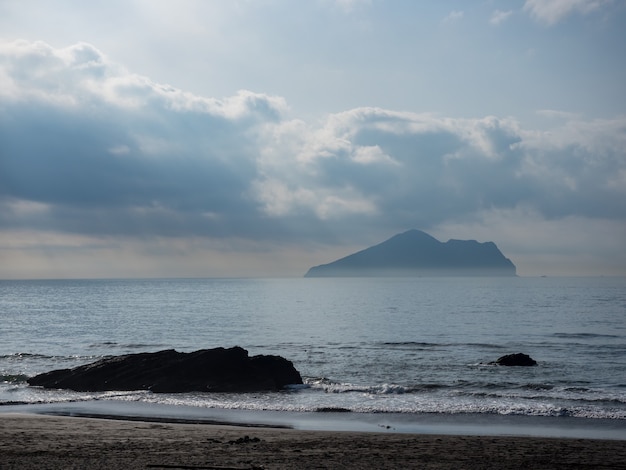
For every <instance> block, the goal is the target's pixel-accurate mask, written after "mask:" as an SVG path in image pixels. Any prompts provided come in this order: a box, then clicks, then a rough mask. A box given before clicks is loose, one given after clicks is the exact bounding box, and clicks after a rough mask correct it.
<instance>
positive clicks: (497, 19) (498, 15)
mask: <svg viewBox="0 0 626 470" xmlns="http://www.w3.org/2000/svg"><path fill="white" fill-rule="evenodd" d="M512 14H513V11H512V10H507V11H502V10H494V11H493V12H492V13H491V18H489V23H491V24H492V25H499V24H501V23H504V22H505V21H506V20H508V19H509V18H510V17H511V15H512Z"/></svg>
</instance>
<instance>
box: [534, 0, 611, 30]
mask: <svg viewBox="0 0 626 470" xmlns="http://www.w3.org/2000/svg"><path fill="white" fill-rule="evenodd" d="M610 3H612V0H526V2H525V3H524V10H525V11H527V12H529V14H530V15H531V16H532V17H533V18H535V19H536V20H538V21H541V22H543V23H546V24H548V25H552V24H555V23H558V22H559V21H561V20H562V19H563V18H565V17H566V16H568V15H570V14H572V13H579V14H582V15H586V14H589V13H591V12H592V11H595V10H597V9H599V8H602V7H603V6H605V5H608V4H610Z"/></svg>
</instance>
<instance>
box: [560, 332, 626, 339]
mask: <svg viewBox="0 0 626 470" xmlns="http://www.w3.org/2000/svg"><path fill="white" fill-rule="evenodd" d="M550 336H552V337H553V338H572V339H595V338H621V336H620V335H607V334H598V333H553V334H551V335H550Z"/></svg>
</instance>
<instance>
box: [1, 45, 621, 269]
mask: <svg viewBox="0 0 626 470" xmlns="http://www.w3.org/2000/svg"><path fill="white" fill-rule="evenodd" d="M0 81H1V83H2V85H3V86H1V87H0V95H1V96H0V234H3V239H4V240H6V239H8V238H11V237H13V235H11V234H17V233H27V234H29V239H31V240H34V241H33V244H36V242H37V243H38V242H41V241H42V240H44V239H46V238H47V235H46V236H43V235H42V236H40V237H37V236H34V235H33V234H52V235H51V237H50V239H53V238H54V237H60V236H61V234H66V236H67V237H70V238H71V239H72V240H77V242H76V243H78V244H80V243H86V244H87V245H89V246H90V247H91V248H90V249H91V250H97V251H98V252H101V253H103V252H107V253H110V251H111V250H114V248H112V247H114V246H115V243H122V244H123V246H124V249H123V250H122V251H124V252H126V251H127V250H131V249H130V248H129V247H134V248H133V249H136V248H137V246H138V244H141V243H144V242H146V240H152V243H156V245H155V246H156V247H162V246H163V243H164V242H163V240H167V239H169V240H172V241H173V242H172V243H173V245H172V246H174V245H176V246H179V248H178V249H179V250H180V251H181V252H185V253H186V252H190V251H192V249H193V248H195V249H198V246H201V245H202V243H203V242H202V240H205V241H206V243H209V241H211V243H212V245H211V246H212V248H211V249H212V250H217V251H219V252H221V253H225V252H227V251H228V250H226V249H222V248H219V249H217V248H215V246H217V245H215V243H217V242H216V241H217V240H233V241H237V244H238V246H239V247H241V246H246V250H247V251H249V252H252V251H253V252H255V253H257V254H258V253H260V252H261V251H263V250H267V249H268V248H267V246H268V245H265V247H263V243H268V244H274V245H275V244H280V245H282V246H283V247H292V248H293V246H295V244H303V243H304V244H306V243H309V244H310V246H313V245H316V244H324V243H333V242H335V241H337V240H346V239H350V240H352V243H355V244H358V243H360V242H363V243H369V242H371V241H372V237H375V240H376V239H378V240H379V239H380V238H382V237H383V236H386V235H389V234H390V233H394V232H395V231H399V230H404V229H407V228H411V227H418V228H421V229H424V230H429V229H432V230H441V227H446V226H447V227H451V226H457V225H458V224H466V225H467V226H472V224H482V223H484V221H485V220H493V218H490V216H489V214H519V213H520V211H521V210H523V211H529V213H532V214H533V218H535V219H540V220H545V221H559V220H574V219H575V220H581V221H582V220H586V221H602V220H612V221H613V223H614V224H616V225H618V226H621V227H623V226H624V225H625V224H626V206H624V204H623V201H624V198H625V197H626V150H625V149H626V117H615V118H612V119H593V120H588V119H585V118H584V117H583V116H581V115H574V114H567V113H562V112H559V111H555V110H552V111H544V112H543V114H544V115H545V116H548V117H554V118H556V119H554V120H553V121H551V122H552V127H550V128H547V129H542V130H536V129H526V128H524V127H523V126H522V125H521V124H520V123H519V122H518V121H516V120H515V119H512V118H502V117H497V116H485V117H476V118H455V117H445V116H439V115H434V114H428V113H412V112H399V111H394V110H388V109H383V108H377V107H359V108H354V109H349V110H346V111H343V112H339V113H333V114H330V115H327V116H326V117H325V118H323V119H322V120H321V121H319V122H307V121H304V120H302V119H296V118H294V117H292V116H291V115H290V113H291V111H290V110H289V107H288V105H287V103H286V100H285V99H284V98H282V97H279V96H272V95H267V94H262V93H254V92H252V91H246V90H243V91H240V92H238V93H236V94H235V95H233V96H230V97H225V98H212V97H205V96H198V95H195V94H192V93H189V92H186V91H184V90H180V89H177V88H175V87H172V86H169V85H166V84H160V83H158V82H155V81H153V80H151V79H149V78H147V77H144V76H140V75H137V74H134V73H132V72H130V71H128V70H126V69H125V68H123V67H121V66H119V65H118V64H115V63H111V62H110V61H109V59H108V58H107V57H106V55H105V54H103V53H102V52H100V51H99V50H98V49H96V48H95V47H94V46H92V45H89V44H85V43H80V44H76V45H73V46H70V47H67V48H54V47H52V46H49V45H47V44H44V43H39V42H25V41H18V42H11V43H3V44H2V45H0ZM498 220H505V218H504V217H501V218H499V219H498ZM590 223H591V222H590ZM620 224H621V225H620ZM7 234H8V235H7ZM458 236H460V235H457V237H458ZM469 236H470V237H471V234H469ZM7 237H8V238H7ZM185 240H187V241H185ZM87 241H90V242H89V243H88V242H87ZM174 241H176V242H175V243H174ZM233 243H234V242H233ZM59 244H61V245H62V243H61V242H59ZM148 245H150V244H147V245H146V246H148ZM69 246H70V247H72V246H74V245H73V244H72V243H70V244H69ZM220 246H221V245H220ZM316 246H317V245H316ZM7 247H9V248H10V249H11V250H16V249H17V248H16V247H15V246H13V245H11V246H9V245H6V244H5V248H3V249H9V248H7ZM98 247H100V248H98ZM183 247H185V249H183ZM22 248H23V249H27V248H24V247H22ZM59 249H60V248H59V246H56V248H55V249H54V250H53V251H55V252H59ZM203 249H204V248H203ZM233 249H234V248H233ZM285 249H287V248H285ZM28 250H30V251H29V252H30V253H32V252H33V248H32V247H31V248H28ZM186 250H189V251H186ZM209 251H210V250H209ZM209 251H207V253H208V252H209ZM210 252H211V253H215V251H210ZM146 256H147V255H146ZM171 256H172V257H174V258H176V259H179V258H178V255H176V253H174V252H173V253H172V254H171ZM255 256H256V255H255ZM258 256H259V257H258V258H257V259H258V260H261V259H265V260H266V261H267V260H268V259H270V257H267V256H266V255H263V256H265V257H263V256H261V255H258ZM206 257H207V258H206V259H209V258H210V256H209V255H206ZM222 257H223V256H222ZM29 259H30V258H29ZM147 259H148V258H142V260H143V261H141V263H144V264H143V265H145V266H148V265H149V263H148V261H147ZM224 259H225V258H224ZM31 261H32V260H31ZM31 261H29V262H31ZM223 262H224V263H226V262H225V261H223ZM259 263H261V262H260V261H259ZM259 265H260V264H259Z"/></svg>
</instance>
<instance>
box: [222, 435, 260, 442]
mask: <svg viewBox="0 0 626 470" xmlns="http://www.w3.org/2000/svg"><path fill="white" fill-rule="evenodd" d="M255 442H261V439H259V438H258V437H250V436H248V435H246V436H243V437H240V438H239V439H235V440H234V441H228V443H229V444H251V443H255Z"/></svg>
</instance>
